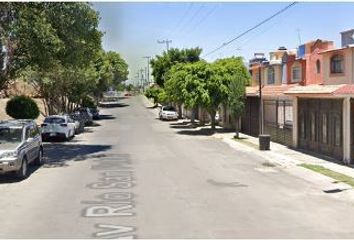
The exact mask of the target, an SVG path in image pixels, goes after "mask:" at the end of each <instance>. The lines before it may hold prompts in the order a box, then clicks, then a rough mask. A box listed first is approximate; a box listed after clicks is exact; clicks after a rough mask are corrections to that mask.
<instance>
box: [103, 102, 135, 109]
mask: <svg viewBox="0 0 354 240" xmlns="http://www.w3.org/2000/svg"><path fill="white" fill-rule="evenodd" d="M129 106H130V105H129V104H126V103H116V104H114V105H110V106H104V107H102V106H101V108H123V107H129Z"/></svg>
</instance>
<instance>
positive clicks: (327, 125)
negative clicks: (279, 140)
mask: <svg viewBox="0 0 354 240" xmlns="http://www.w3.org/2000/svg"><path fill="white" fill-rule="evenodd" d="M342 106H343V100H341V99H299V102H298V123H299V131H298V136H299V140H298V141H299V142H298V145H299V147H300V148H302V149H305V150H310V151H313V152H318V153H321V154H324V155H327V156H331V157H334V158H337V159H342V157H343V143H342V141H343V137H342V136H343V126H342V120H343V116H342V109H343V108H342Z"/></svg>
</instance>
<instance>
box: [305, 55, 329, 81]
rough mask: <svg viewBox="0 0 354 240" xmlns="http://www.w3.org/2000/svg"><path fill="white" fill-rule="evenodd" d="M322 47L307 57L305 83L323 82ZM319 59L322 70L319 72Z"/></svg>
mask: <svg viewBox="0 0 354 240" xmlns="http://www.w3.org/2000/svg"><path fill="white" fill-rule="evenodd" d="M319 52H320V49H318V48H316V49H315V50H314V51H313V52H312V53H311V54H309V55H308V56H307V57H306V62H307V67H306V80H305V85H308V84H322V83H323V69H324V63H323V56H322V55H320V54H319ZM317 60H319V62H320V72H319V73H317Z"/></svg>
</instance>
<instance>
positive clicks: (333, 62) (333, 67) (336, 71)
mask: <svg viewBox="0 0 354 240" xmlns="http://www.w3.org/2000/svg"><path fill="white" fill-rule="evenodd" d="M336 58H338V59H336ZM339 63H340V64H341V66H340V67H338V64H339ZM337 68H338V69H337ZM344 71H345V70H344V56H343V55H342V54H334V55H333V56H331V58H330V73H331V74H344Z"/></svg>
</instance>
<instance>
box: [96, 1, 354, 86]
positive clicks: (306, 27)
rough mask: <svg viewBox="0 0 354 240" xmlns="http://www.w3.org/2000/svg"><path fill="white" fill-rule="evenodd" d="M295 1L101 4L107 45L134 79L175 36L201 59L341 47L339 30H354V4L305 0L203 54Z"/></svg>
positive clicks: (98, 5) (178, 43) (175, 41)
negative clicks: (327, 44) (315, 44)
mask: <svg viewBox="0 0 354 240" xmlns="http://www.w3.org/2000/svg"><path fill="white" fill-rule="evenodd" d="M289 4H290V2H273V3H272V2H269V3H267V2H247V3H246V2H224V3H222V2H205V3H203V2H176V3H172V2H140V3H139V2H131V3H126V2H97V3H93V7H94V9H96V10H97V11H98V12H99V14H100V17H101V20H100V25H99V28H100V30H101V31H103V32H104V33H105V34H104V37H103V48H104V49H105V50H106V51H117V52H119V53H120V54H121V56H122V57H123V58H124V59H125V60H126V61H127V63H128V65H129V72H130V73H129V82H136V81H137V73H138V71H139V70H140V69H145V68H146V67H147V59H145V58H143V57H145V56H151V57H155V56H156V55H159V54H161V53H162V52H163V51H164V50H165V49H166V45H165V44H159V43H158V42H157V41H158V40H165V39H168V40H172V42H171V43H170V47H175V48H191V47H200V48H202V49H203V52H202V57H203V58H204V59H206V60H207V61H209V62H211V61H214V60H215V59H218V58H224V57H230V56H242V57H244V59H245V61H248V60H249V59H250V58H252V57H253V54H254V53H255V52H263V53H265V54H266V56H269V55H268V54H269V52H270V51H273V50H276V49H278V48H279V47H280V46H285V47H286V48H288V49H294V48H297V47H298V46H299V45H300V43H305V42H307V41H311V40H316V39H319V38H320V39H324V40H332V41H334V42H335V46H336V47H340V44H341V43H340V32H342V31H345V30H349V29H352V28H354V14H353V13H354V2H353V3H348V2H347V3H334V2H332V3H331V2H326V3H321V2H315V3H311V2H305V3H304V2H300V3H298V4H296V5H295V6H293V7H291V8H290V9H288V10H287V11H285V12H284V13H282V14H280V15H278V16H277V17H275V18H274V19H272V20H271V21H269V22H267V23H266V24H264V25H262V26H261V27H259V28H257V29H255V30H254V31H251V32H250V33H248V34H246V35H245V36H244V37H242V38H240V39H238V40H236V41H234V42H233V43H231V44H229V45H227V46H226V47H224V48H222V49H220V50H219V51H217V52H215V53H213V54H210V55H207V56H203V55H205V54H207V53H209V52H210V51H212V50H214V49H215V48H217V47H219V46H220V45H222V44H223V43H225V42H227V41H229V40H231V39H233V38H234V37H236V36H238V35H239V34H241V33H242V32H244V31H246V30H248V29H250V28H252V27H253V26H255V25H256V24H258V23H260V22H261V21H262V20H264V19H266V18H268V17H270V16H271V15H273V14H274V13H276V12H277V11H279V10H280V9H282V8H284V7H285V6H287V5H289Z"/></svg>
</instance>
